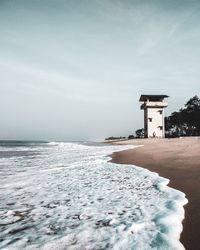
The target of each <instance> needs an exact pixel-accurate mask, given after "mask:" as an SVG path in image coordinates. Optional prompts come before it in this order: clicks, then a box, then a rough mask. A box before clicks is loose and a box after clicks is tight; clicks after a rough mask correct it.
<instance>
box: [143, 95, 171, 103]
mask: <svg viewBox="0 0 200 250" xmlns="http://www.w3.org/2000/svg"><path fill="white" fill-rule="evenodd" d="M167 97H169V96H168V95H141V96H140V100H139V101H140V102H145V101H147V100H149V101H153V102H156V101H160V100H163V99H164V98H167Z"/></svg>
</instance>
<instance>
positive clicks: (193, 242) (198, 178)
mask: <svg viewBox="0 0 200 250" xmlns="http://www.w3.org/2000/svg"><path fill="white" fill-rule="evenodd" d="M111 143H113V144H120V145H123V144H124V145H127V144H132V145H144V146H143V147H138V148H135V149H131V150H126V151H122V152H117V153H114V154H113V155H112V162H115V163H119V164H134V165H137V166H140V167H145V168H147V169H149V170H151V171H154V172H157V173H159V175H161V176H163V177H166V178H168V179H170V184H169V186H171V187H173V188H176V189H178V190H180V191H182V192H184V193H185V194H186V197H187V199H188V200H189V203H188V204H187V205H186V206H185V219H184V221H183V232H182V234H181V242H182V243H183V245H184V247H185V248H186V249H189V250H198V249H200V137H193V138H192V137H187V138H176V139H140V140H139V139H138V140H126V141H116V142H111Z"/></svg>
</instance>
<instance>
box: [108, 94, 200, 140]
mask: <svg viewBox="0 0 200 250" xmlns="http://www.w3.org/2000/svg"><path fill="white" fill-rule="evenodd" d="M180 136H200V98H199V97H198V96H197V95H195V96H194V97H192V98H190V99H189V101H187V102H186V104H185V105H184V107H183V108H181V109H179V111H176V112H173V113H172V114H171V115H170V116H167V117H165V137H167V138H172V137H180ZM136 138H144V128H141V129H137V130H136V131H135V134H134V135H129V136H128V137H109V138H106V140H110V139H113V140H114V139H136Z"/></svg>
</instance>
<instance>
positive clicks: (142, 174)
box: [0, 142, 187, 250]
mask: <svg viewBox="0 0 200 250" xmlns="http://www.w3.org/2000/svg"><path fill="white" fill-rule="evenodd" d="M132 147H133V146H109V145H98V144H90V145H88V144H87V143H82V144H81V143H54V142H50V143H44V142H40V143H39V142H38V143H34V142H18V143H17V142H10V143H7V142H5V143H3V142H2V143H1V144H0V248H1V249H42V250H47V249H50V250H53V249H56V250H57V249H58V250H64V249H67V250H68V249H69V250H72V249H73V250H75V249H76V250H84V249H87V250H100V249H101V250H103V249H116V250H118V249H121V250H126V249H127V250H128V249H135V250H137V249H138V250H150V249H162V250H164V249H166V250H167V249H170V250H173V249H184V247H183V245H182V244H181V243H180V241H179V238H180V233H181V231H182V220H183V218H184V209H183V205H184V204H186V202H187V200H186V198H185V195H184V194H183V193H181V192H180V191H178V190H175V189H172V188H169V187H168V186H167V184H168V180H167V179H164V178H162V177H159V176H158V174H156V173H152V172H150V171H148V170H145V169H143V168H139V167H136V166H132V165H117V164H114V163H111V162H109V160H110V158H109V156H108V155H110V154H111V153H112V152H116V151H121V150H125V149H129V148H132Z"/></svg>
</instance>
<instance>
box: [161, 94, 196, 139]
mask: <svg viewBox="0 0 200 250" xmlns="http://www.w3.org/2000/svg"><path fill="white" fill-rule="evenodd" d="M165 134H166V137H179V136H199V135H200V98H199V97H198V96H197V95H195V96H194V97H192V98H190V99H189V101H187V102H186V104H185V105H184V108H181V109H179V111H176V112H173V113H172V114H171V115H170V116H168V117H165Z"/></svg>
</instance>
